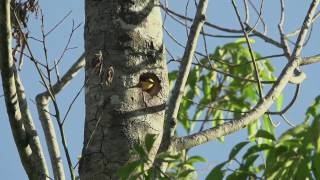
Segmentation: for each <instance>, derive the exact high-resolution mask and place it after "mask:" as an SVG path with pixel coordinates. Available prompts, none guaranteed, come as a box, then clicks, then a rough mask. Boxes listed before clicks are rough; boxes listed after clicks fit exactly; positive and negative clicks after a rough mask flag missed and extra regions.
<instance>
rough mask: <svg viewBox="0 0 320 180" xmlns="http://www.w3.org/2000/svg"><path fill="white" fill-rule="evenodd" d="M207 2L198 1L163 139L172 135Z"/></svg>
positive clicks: (167, 114)
mask: <svg viewBox="0 0 320 180" xmlns="http://www.w3.org/2000/svg"><path fill="white" fill-rule="evenodd" d="M207 4H208V1H207V0H201V1H200V2H199V5H198V7H197V13H196V16H195V20H194V22H193V24H192V26H191V29H190V34H189V37H188V41H187V46H186V48H185V51H184V54H183V57H182V63H181V67H180V71H179V74H178V77H177V80H176V83H175V86H174V88H173V91H172V94H171V97H170V100H169V105H168V109H167V111H166V127H165V134H164V136H165V138H164V139H165V140H168V139H170V137H172V136H173V135H174V132H175V129H176V124H177V115H178V111H179V106H180V102H181V100H182V96H183V93H184V89H185V85H186V82H187V79H188V75H189V72H190V68H191V63H192V59H193V56H194V52H195V49H196V45H197V41H198V37H199V34H200V31H201V28H202V26H203V24H204V21H205V14H206V9H207Z"/></svg>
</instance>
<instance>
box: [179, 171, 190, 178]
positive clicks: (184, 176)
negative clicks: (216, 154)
mask: <svg viewBox="0 0 320 180" xmlns="http://www.w3.org/2000/svg"><path fill="white" fill-rule="evenodd" d="M192 172H194V170H192V169H188V170H185V171H182V172H181V173H180V174H179V175H178V177H179V178H186V177H187V176H188V175H189V174H190V173H192Z"/></svg>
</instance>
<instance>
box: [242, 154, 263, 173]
mask: <svg viewBox="0 0 320 180" xmlns="http://www.w3.org/2000/svg"><path fill="white" fill-rule="evenodd" d="M259 156H260V155H259V154H254V155H250V156H248V157H247V159H246V161H245V163H244V165H243V166H242V167H243V168H244V169H249V168H250V167H252V168H253V165H254V164H253V163H254V162H255V161H256V160H257V158H258V157H259Z"/></svg>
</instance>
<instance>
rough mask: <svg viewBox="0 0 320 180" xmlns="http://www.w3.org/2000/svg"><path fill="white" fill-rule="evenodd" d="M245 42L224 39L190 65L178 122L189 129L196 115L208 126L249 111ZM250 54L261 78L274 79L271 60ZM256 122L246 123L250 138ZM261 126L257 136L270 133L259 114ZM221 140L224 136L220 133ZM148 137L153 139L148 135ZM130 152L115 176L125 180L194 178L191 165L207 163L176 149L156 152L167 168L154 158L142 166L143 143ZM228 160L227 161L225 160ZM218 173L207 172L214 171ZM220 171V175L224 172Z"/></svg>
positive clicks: (251, 86)
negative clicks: (131, 156) (131, 159)
mask: <svg viewBox="0 0 320 180" xmlns="http://www.w3.org/2000/svg"><path fill="white" fill-rule="evenodd" d="M245 43H246V41H245V40H244V39H240V40H238V41H236V42H231V43H228V44H225V45H224V46H221V47H218V48H216V50H215V51H214V53H213V54H210V55H208V57H205V58H203V59H201V60H200V61H198V63H196V64H194V66H193V68H192V69H191V71H190V74H189V77H188V81H187V90H186V91H185V94H184V99H183V101H182V102H181V105H180V109H179V113H178V120H179V123H180V124H181V125H182V127H183V129H184V130H185V131H186V132H187V133H188V134H189V133H191V132H192V131H193V130H194V127H195V123H196V122H197V121H199V119H200V118H202V119H203V120H202V121H201V122H203V124H202V125H201V126H202V128H204V125H205V123H207V122H211V127H216V126H218V125H219V124H222V123H224V122H225V121H227V120H232V119H235V118H238V117H240V116H241V115H242V114H243V113H245V112H247V111H249V110H251V109H252V107H253V106H254V105H255V104H256V103H257V101H258V99H259V96H258V95H257V94H258V93H257V92H256V89H257V88H256V83H255V81H254V73H253V72H254V69H253V66H252V64H251V62H252V60H251V58H250V54H249V53H248V48H246V47H245ZM251 43H253V42H251ZM253 55H254V57H255V58H256V59H258V60H259V59H260V60H259V61H257V63H258V66H259V70H260V71H259V75H260V77H261V78H262V80H264V81H273V80H275V77H274V76H273V75H272V72H273V71H274V69H273V67H272V65H271V64H270V63H269V61H268V60H266V59H263V58H261V56H260V55H259V54H258V53H256V52H254V54H253ZM217 72H219V73H217ZM176 77H177V71H172V72H170V73H169V80H170V82H173V81H174V80H175V79H176ZM281 105H282V99H281V98H280V100H279V101H278V107H280V108H281ZM258 123H259V122H255V123H253V124H251V125H249V127H248V135H249V137H253V138H254V135H255V134H256V132H257V129H258V128H259V126H258ZM263 127H264V129H265V131H263V132H265V133H262V131H258V133H257V135H261V136H267V135H266V134H268V133H271V135H272V133H273V132H274V129H273V126H272V124H271V123H270V120H269V118H268V117H267V116H266V117H264V118H263ZM272 137H273V135H272ZM148 138H149V137H148ZM220 140H223V139H222V138H220ZM252 140H254V139H252ZM146 142H152V141H149V140H148V141H147V140H146ZM248 143H249V142H244V143H240V144H239V145H238V146H236V148H235V149H234V150H233V152H232V153H231V154H230V158H229V161H231V160H233V158H234V156H236V154H237V152H238V151H240V150H241V148H242V147H243V146H245V145H246V144H248ZM253 150H254V149H253ZM134 153H135V154H136V155H138V157H139V158H138V159H137V160H136V161H134V162H131V163H130V164H128V165H127V166H125V167H123V168H122V169H121V170H120V171H119V176H121V178H123V179H127V178H128V177H130V178H137V177H140V178H142V179H154V178H155V177H157V178H159V179H162V178H164V179H168V178H169V179H190V178H191V179H194V178H195V177H194V175H193V172H194V171H195V167H194V166H193V165H194V164H195V163H197V162H205V159H204V158H202V157H200V156H192V157H188V155H187V151H185V152H179V153H177V154H175V155H172V154H168V153H162V154H159V155H158V156H157V160H156V162H157V163H158V164H161V162H166V163H168V169H167V171H166V172H162V171H161V168H160V167H157V163H153V167H151V168H146V167H148V163H150V162H149V159H148V153H149V152H148V148H147V145H144V146H143V145H138V146H136V147H135V152H134ZM249 158H250V159H249V160H247V161H248V162H246V164H247V165H248V167H249V164H250V163H251V162H254V160H255V159H254V158H253V157H252V156H250V157H249ZM256 158H257V157H256ZM229 161H228V162H229ZM228 162H225V164H227V163H228ZM220 166H221V167H220V169H221V168H223V166H222V165H220ZM218 169H219V168H218ZM215 171H217V173H221V171H219V172H218V170H213V172H215ZM217 173H211V174H214V175H215V176H216V175H217ZM133 174H134V175H133ZM220 175H221V177H222V175H223V173H221V174H220Z"/></svg>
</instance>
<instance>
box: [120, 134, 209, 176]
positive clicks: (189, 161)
mask: <svg viewBox="0 0 320 180" xmlns="http://www.w3.org/2000/svg"><path fill="white" fill-rule="evenodd" d="M154 141H155V135H153V134H148V135H147V136H146V138H145V144H144V145H136V146H135V147H134V151H133V154H134V155H136V156H137V157H138V158H137V160H135V161H133V162H130V163H129V164H127V165H126V166H124V167H122V168H120V170H119V171H118V175H119V177H120V178H121V179H181V180H182V179H183V180H185V179H193V178H192V177H193V173H194V172H195V168H194V167H193V165H194V164H195V163H197V162H206V160H205V159H204V158H203V157H201V156H192V157H188V158H186V156H185V155H184V154H183V153H178V154H175V155H172V154H170V153H167V152H164V153H161V154H159V155H158V156H157V158H156V162H155V163H152V162H151V161H150V160H149V157H148V154H149V153H150V150H151V147H152V146H153V143H154ZM162 163H166V164H168V166H169V170H168V171H167V172H163V171H162V170H161V167H160V166H159V164H162ZM150 164H152V167H150Z"/></svg>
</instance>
